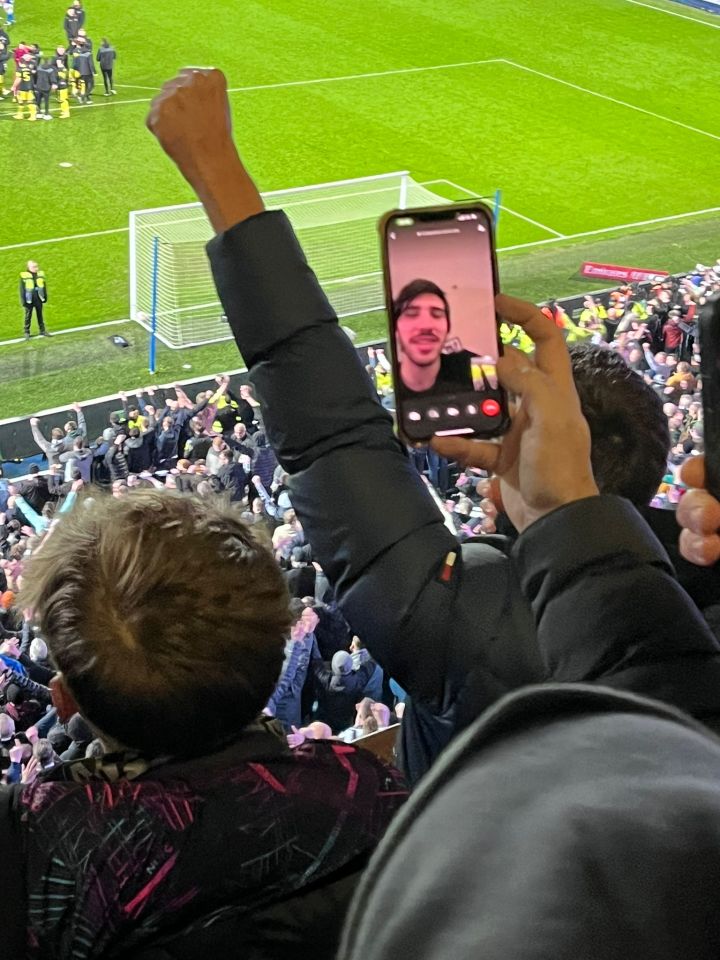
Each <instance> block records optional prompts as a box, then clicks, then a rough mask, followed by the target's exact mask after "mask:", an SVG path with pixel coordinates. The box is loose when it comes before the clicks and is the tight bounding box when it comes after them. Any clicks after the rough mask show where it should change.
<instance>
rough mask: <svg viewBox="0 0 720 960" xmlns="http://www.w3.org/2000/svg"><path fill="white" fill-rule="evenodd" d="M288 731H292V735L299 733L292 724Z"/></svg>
mask: <svg viewBox="0 0 720 960" xmlns="http://www.w3.org/2000/svg"><path fill="white" fill-rule="evenodd" d="M290 729H291V730H292V732H293V733H300V731H299V730H298V728H297V727H296V726H295V724H293V725H292V726H291V727H290Z"/></svg>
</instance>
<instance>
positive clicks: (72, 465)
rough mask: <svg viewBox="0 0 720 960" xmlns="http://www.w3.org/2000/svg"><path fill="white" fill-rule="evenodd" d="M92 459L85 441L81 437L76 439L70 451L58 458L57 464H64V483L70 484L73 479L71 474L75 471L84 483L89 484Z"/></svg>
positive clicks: (90, 451) (91, 453)
mask: <svg viewBox="0 0 720 960" xmlns="http://www.w3.org/2000/svg"><path fill="white" fill-rule="evenodd" d="M93 457H94V454H93V451H92V450H91V449H90V448H89V447H88V446H86V441H85V440H83V438H82V437H76V438H75V439H74V440H73V442H72V447H71V449H70V450H67V451H66V452H65V453H61V454H60V455H59V457H58V460H59V462H60V463H61V464H63V463H64V464H65V482H66V483H67V482H70V481H71V480H72V479H73V473H74V472H75V471H77V472H78V473H79V474H80V477H81V478H82V480H83V482H84V483H90V480H91V478H92V464H93Z"/></svg>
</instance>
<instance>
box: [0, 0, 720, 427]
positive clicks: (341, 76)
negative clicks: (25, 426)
mask: <svg viewBox="0 0 720 960" xmlns="http://www.w3.org/2000/svg"><path fill="white" fill-rule="evenodd" d="M85 6H86V10H87V23H86V28H87V31H88V34H89V36H90V37H92V39H93V41H94V44H95V47H97V45H98V44H99V42H100V40H101V38H102V37H104V36H107V37H108V38H109V39H110V40H111V41H112V42H113V44H114V45H115V46H116V48H117V50H118V63H117V70H116V89H117V92H118V93H117V96H115V97H111V98H104V97H103V96H102V81H101V78H98V79H100V83H99V84H98V85H97V86H96V90H95V96H94V102H93V103H92V104H91V105H88V106H85V107H73V109H72V116H71V118H70V119H69V120H67V121H63V122H62V123H61V122H59V121H58V120H57V119H54V120H53V121H52V122H46V121H38V122H36V123H29V122H27V121H22V122H20V121H16V120H14V119H12V114H13V112H14V108H13V105H12V104H11V103H10V102H9V101H8V100H5V101H3V102H2V103H1V104H0V148H1V152H0V155H1V156H2V158H3V174H2V178H3V183H4V190H3V192H2V212H1V214H0V341H8V340H15V339H16V338H18V337H19V336H21V334H22V308H21V306H20V302H19V296H18V273H19V271H20V270H21V269H23V267H24V264H25V262H26V261H27V260H28V259H29V258H33V259H36V260H37V261H38V262H39V263H40V266H41V267H42V268H43V269H44V270H45V272H46V274H47V277H48V288H49V293H50V302H49V304H48V307H47V312H46V318H47V322H48V325H49V328H50V329H51V330H52V331H53V332H54V333H56V334H57V333H59V331H62V330H69V331H72V332H68V333H63V334H62V335H58V336H54V337H52V338H50V339H48V340H43V339H37V338H33V339H32V340H31V341H30V342H27V343H26V342H14V343H4V342H1V343H0V418H5V417H10V416H16V415H21V414H28V413H33V412H36V411H38V410H41V409H45V408H50V407H55V406H59V405H61V404H65V403H68V402H71V401H73V400H85V399H90V398H92V397H96V396H101V395H107V394H111V393H113V392H116V391H118V390H121V389H124V390H131V389H134V388H136V387H138V386H140V385H144V384H146V383H148V382H149V380H150V378H149V375H148V373H147V334H146V333H145V332H144V331H143V330H142V329H141V328H140V327H139V326H138V325H137V324H135V323H132V322H127V323H124V324H117V325H112V326H96V325H97V324H102V323H105V322H106V321H111V320H122V319H124V318H127V317H128V310H129V306H128V299H129V296H128V232H127V226H128V212H129V211H130V210H134V209H142V208H147V207H155V206H164V205H167V204H178V203H187V202H189V201H192V200H194V199H195V198H194V197H193V196H192V194H191V192H190V189H189V187H188V186H187V185H186V184H185V182H184V181H183V180H182V178H181V177H180V175H179V174H178V173H177V172H176V171H175V169H174V168H173V166H172V164H171V163H170V162H169V161H168V160H166V158H165V157H164V156H163V154H162V153H161V151H160V149H159V147H158V146H157V145H156V143H155V141H154V140H153V138H152V137H151V136H150V134H149V133H148V132H147V131H146V129H145V126H144V120H145V116H146V114H147V110H148V106H149V102H150V100H151V99H152V97H153V95H154V93H155V92H156V91H157V89H158V88H159V87H160V85H161V84H162V82H163V81H164V80H165V79H167V78H169V77H171V76H172V75H174V73H175V72H176V71H177V69H178V68H180V67H182V66H185V65H189V64H190V65H213V66H218V67H220V68H222V69H223V70H224V71H225V72H226V74H227V76H228V84H229V87H230V89H231V91H232V92H231V94H230V101H231V106H232V113H233V123H234V131H235V137H236V140H237V142H238V144H239V146H240V149H241V154H242V156H243V158H244V160H245V162H246V164H247V165H248V167H249V169H250V170H251V172H252V173H253V175H254V176H255V178H256V180H257V182H258V184H259V186H260V188H261V189H262V190H280V189H284V188H290V187H295V186H301V185H305V184H312V183H321V182H327V181H334V180H345V179H348V178H353V177H364V176H371V175H375V174H382V173H389V172H392V171H396V170H409V171H410V173H411V174H412V176H413V177H414V179H416V180H418V181H420V182H426V183H432V187H431V189H432V190H433V191H435V192H437V193H440V194H442V195H444V196H447V197H448V198H449V199H460V198H467V197H468V196H469V195H472V194H477V195H482V196H488V195H490V194H492V193H493V191H494V190H496V189H501V190H502V199H503V207H504V209H503V211H502V214H501V218H500V223H499V231H498V246H499V248H500V250H501V254H500V272H501V280H502V283H503V287H504V289H505V290H506V291H507V292H509V293H514V294H516V295H519V296H523V297H526V298H530V299H534V300H540V299H543V298H546V297H548V296H551V295H552V296H562V295H567V294H572V293H577V292H581V291H582V290H584V289H590V288H591V286H592V284H591V282H590V281H588V280H587V279H585V280H582V279H580V278H579V277H578V275H577V270H578V266H579V264H580V262H581V261H582V260H586V259H590V260H599V261H602V262H607V263H620V264H628V265H632V266H640V267H648V268H651V269H657V270H670V271H677V270H682V269H685V268H688V267H690V266H693V265H694V264H695V263H696V262H698V261H701V262H708V261H710V262H714V261H715V259H716V258H717V257H719V256H720V229H719V228H718V223H719V220H718V215H719V214H720V178H718V167H719V164H718V161H719V159H720V111H718V107H717V103H718V96H719V95H720V18H718V17H714V16H713V15H712V14H704V13H702V12H701V11H698V10H694V9H691V8H688V7H684V6H681V5H679V4H676V3H673V2H670V0H647V2H644V0H643V2H640V0H453V2H449V0H360V2H358V3H356V4H354V5H353V4H347V3H345V2H342V3H341V2H339V0H267V2H257V0H256V2H253V0H249V2H242V3H238V2H236V0H207V2H206V3H204V4H187V3H184V2H180V0H163V2H162V3H158V2H149V3H145V4H139V3H137V4H122V3H117V2H116V0H86V3H85ZM63 14H64V4H63V2H58V3H55V2H54V0H53V2H49V0H42V2H40V0H17V2H16V16H17V21H18V22H17V25H16V26H15V28H14V30H13V32H12V36H11V42H12V43H13V44H14V43H17V42H18V41H20V40H27V41H28V42H33V41H37V42H38V43H40V45H41V47H42V49H43V50H45V51H46V52H51V51H52V50H54V48H55V46H56V45H57V44H58V43H60V42H62V41H63V33H62V18H63ZM603 285H604V284H599V285H598V286H603ZM33 322H34V321H33ZM349 322H350V325H351V326H352V327H353V329H355V330H356V331H357V333H358V339H359V340H368V339H371V338H373V337H376V336H381V335H382V333H383V329H384V324H383V318H382V316H380V315H378V314H371V315H367V316H364V317H354V318H352V320H350V321H349ZM76 328H80V329H76ZM85 328H87V329H85ZM113 333H120V334H122V336H124V337H125V338H126V339H127V340H128V341H129V342H130V347H129V348H127V349H120V348H117V347H115V346H113V345H112V344H111V343H110V341H109V339H108V338H109V337H110V336H111V335H112V334H113ZM240 366H242V361H241V359H240V358H239V357H238V354H237V350H236V348H235V347H234V345H233V344H232V343H225V344H215V345H212V346H207V347H197V348H193V349H185V350H178V351H174V350H170V349H168V348H166V347H164V346H162V345H160V346H159V348H158V371H157V375H156V377H155V378H154V379H155V382H159V383H167V382H172V381H173V380H176V379H187V378H189V377H191V376H198V377H199V376H201V375H203V374H208V373H214V372H217V371H219V370H229V369H235V368H238V367H240ZM190 368H191V369H190Z"/></svg>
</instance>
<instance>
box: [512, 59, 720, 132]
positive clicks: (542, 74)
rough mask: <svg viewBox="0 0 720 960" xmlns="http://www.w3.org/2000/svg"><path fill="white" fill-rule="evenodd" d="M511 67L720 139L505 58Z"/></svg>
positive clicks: (659, 114) (670, 118) (698, 129)
mask: <svg viewBox="0 0 720 960" xmlns="http://www.w3.org/2000/svg"><path fill="white" fill-rule="evenodd" d="M503 63H507V64H508V65H509V66H511V67H517V69H518V70H525V71H526V72H527V73H534V74H535V76H537V77H544V79H545V80H552V81H553V82H554V83H561V84H562V85H563V86H564V87H570V88H571V89H573V90H579V91H580V92H581V93H589V94H590V95H591V96H593V97H599V98H600V99H601V100H607V101H608V103H616V104H617V105H618V106H620V107H627V108H628V110H635V111H636V112H637V113H644V114H645V116H647V117H654V118H655V119H656V120H663V121H665V123H672V124H673V125H674V126H676V127H682V128H683V129H685V130H690V131H691V132H692V133H699V134H701V135H702V136H703V137H710V138H711V139H712V140H720V134H717V133H709V132H708V131H707V130H701V129H700V128H699V127H692V126H690V124H689V123H683V122H682V121H681V120H673V119H672V117H666V116H664V115H663V114H662V113H655V112H654V111H652V110H646V109H645V108H644V107H637V106H635V104H634V103H628V102H627V100H617V99H616V98H615V97H610V96H608V95H607V94H606V93H598V91H597V90H591V89H590V88H589V87H581V86H580V85H579V84H577V83H571V82H570V81H569V80H561V79H560V77H554V76H553V75H552V74H551V73H543V72H542V70H535V69H534V67H526V66H525V65H524V64H522V63H517V62H516V61H515V60H503Z"/></svg>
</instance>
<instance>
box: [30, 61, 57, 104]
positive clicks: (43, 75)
mask: <svg viewBox="0 0 720 960" xmlns="http://www.w3.org/2000/svg"><path fill="white" fill-rule="evenodd" d="M56 83H57V71H56V70H55V67H53V66H52V65H49V66H47V65H45V64H43V65H42V66H39V67H38V68H37V72H36V74H35V102H36V104H37V108H38V113H44V114H46V115H47V114H49V113H50V91H51V90H52V87H53V85H54V84H56Z"/></svg>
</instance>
